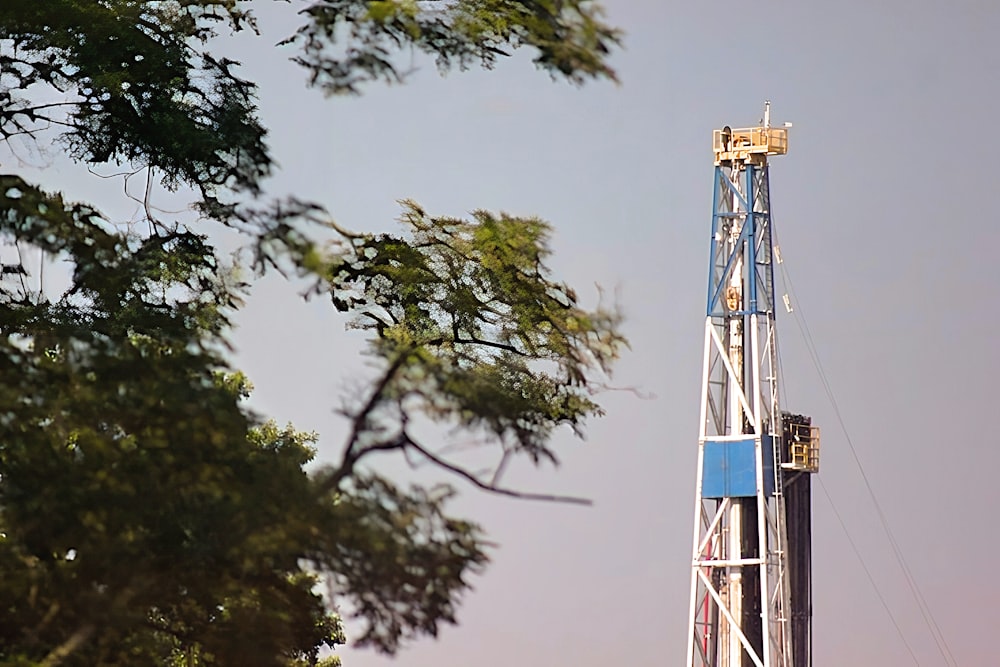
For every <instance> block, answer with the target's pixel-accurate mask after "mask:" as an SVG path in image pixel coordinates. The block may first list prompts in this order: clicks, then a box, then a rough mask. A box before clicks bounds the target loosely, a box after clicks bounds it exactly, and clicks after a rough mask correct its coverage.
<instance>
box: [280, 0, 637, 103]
mask: <svg viewBox="0 0 1000 667" xmlns="http://www.w3.org/2000/svg"><path fill="white" fill-rule="evenodd" d="M304 13H305V14H306V16H307V17H308V18H309V19H310V21H309V22H308V23H307V24H306V25H304V26H302V28H301V29H300V30H299V31H298V33H297V34H296V35H295V36H293V37H291V38H289V40H288V41H289V42H292V43H295V44H298V45H301V47H302V54H301V55H300V56H297V57H296V58H295V60H296V62H298V63H299V64H301V65H303V66H304V67H305V68H306V69H307V70H308V71H309V73H310V80H311V82H312V83H313V84H314V85H319V86H320V87H322V88H323V89H324V90H325V91H327V92H328V93H334V94H337V93H354V94H356V93H358V92H359V91H360V86H361V85H363V84H364V83H367V82H369V81H374V80H379V79H381V80H384V81H387V82H389V83H399V82H402V81H403V80H404V79H405V77H406V74H407V73H408V72H407V70H406V69H402V68H401V67H400V66H399V65H397V64H396V63H395V62H394V56H395V54H396V53H397V52H398V51H399V50H400V49H401V48H405V47H410V48H412V49H413V50H416V51H419V52H423V53H427V54H430V55H432V56H433V57H434V58H435V59H436V61H437V64H438V67H439V68H440V69H441V70H442V71H446V70H450V69H453V68H455V67H459V68H462V69H464V68H467V67H469V66H470V65H473V64H477V63H478V64H479V65H481V66H483V67H487V68H491V67H493V65H495V64H496V62H497V60H498V58H501V57H505V56H509V55H510V54H511V52H512V51H513V50H514V49H518V48H521V47H529V48H530V49H532V50H533V51H534V53H535V56H534V62H535V64H536V65H537V66H538V67H539V68H541V69H543V70H547V71H549V72H551V73H552V74H553V75H555V74H558V75H560V76H563V77H566V78H567V79H569V80H570V81H572V82H574V83H583V82H584V81H585V80H586V79H588V78H609V79H612V80H614V79H615V78H616V77H615V72H614V70H613V69H612V68H611V67H610V66H609V65H608V63H607V60H606V58H607V56H608V54H609V53H610V51H611V49H612V48H613V47H615V46H617V45H618V44H619V42H620V39H621V33H620V31H618V30H617V29H615V28H613V27H611V26H610V25H608V24H606V23H604V22H603V20H602V17H601V10H600V7H599V6H598V5H597V4H596V3H594V2H592V1H590V0H516V1H513V2H512V1H510V0H429V1H417V0H379V1H377V2H370V1H367V0H320V1H319V2H314V3H312V4H311V5H310V6H309V7H308V8H307V9H306V10H305V11H304Z"/></svg>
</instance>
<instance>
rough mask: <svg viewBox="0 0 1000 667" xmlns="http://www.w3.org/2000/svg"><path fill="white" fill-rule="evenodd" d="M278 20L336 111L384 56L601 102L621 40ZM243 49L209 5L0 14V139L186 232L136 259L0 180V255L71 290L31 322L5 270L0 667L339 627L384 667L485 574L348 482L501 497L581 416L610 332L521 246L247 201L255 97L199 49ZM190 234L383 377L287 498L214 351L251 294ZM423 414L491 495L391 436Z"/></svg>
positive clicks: (423, 449)
mask: <svg viewBox="0 0 1000 667" xmlns="http://www.w3.org/2000/svg"><path fill="white" fill-rule="evenodd" d="M290 9H294V7H290ZM302 16H303V25H302V28H301V29H300V30H299V31H298V32H296V33H295V34H294V35H292V36H290V37H289V40H288V42H287V43H286V44H285V45H284V46H283V48H295V49H297V51H296V53H297V55H296V56H295V59H296V61H297V62H299V63H300V64H301V65H302V66H303V67H304V68H305V70H306V72H307V74H308V78H309V81H310V82H311V83H312V84H313V85H316V86H320V87H323V88H324V89H326V90H327V91H329V92H331V93H358V92H359V91H360V89H361V87H362V86H363V85H364V84H365V83H367V82H370V81H372V80H376V79H385V80H388V81H391V82H398V81H402V80H403V78H404V76H403V75H402V73H401V72H400V71H399V70H398V69H397V68H396V67H395V66H394V64H393V55H394V54H395V53H396V52H397V51H398V50H399V49H402V48H412V49H416V50H419V51H422V52H426V53H429V54H431V55H432V56H434V57H435V58H436V59H437V62H438V64H439V66H440V67H441V68H442V69H448V68H452V67H466V66H468V65H470V64H473V63H475V62H479V63H481V64H482V65H484V66H487V67H489V66H491V65H492V64H493V63H494V62H495V61H496V59H497V58H499V57H502V56H504V55H506V54H507V53H508V52H509V51H510V50H511V49H514V48H518V47H527V48H530V49H532V50H533V51H534V53H535V61H536V63H537V64H538V65H539V66H540V67H542V68H543V69H546V70H548V71H550V72H552V73H554V74H555V75H558V76H563V77H566V78H568V79H570V80H572V81H576V82H582V81H583V80H585V79H587V78H592V77H604V78H614V72H613V71H612V70H611V69H610V68H609V67H608V65H607V63H606V60H605V56H606V55H607V53H608V50H609V49H610V48H612V47H613V46H614V45H615V44H616V43H617V40H618V38H619V37H618V34H617V32H616V31H615V30H614V29H612V28H610V27H609V26H607V25H605V24H604V23H602V22H601V20H600V15H599V10H598V8H597V7H596V6H594V5H592V3H589V2H586V1H585V0H575V1H574V0H565V1H558V0H537V1H534V2H532V1H527V0H526V1H523V2H507V1H501V0H467V1H463V2H440V3H417V2H413V1H412V0H396V1H384V2H374V1H372V2H365V1H360V0H323V1H320V2H313V3H309V4H308V5H307V6H306V7H305V10H304V12H303V14H302ZM253 26H254V23H253V16H252V14H251V13H250V12H249V11H248V10H246V9H244V7H243V5H240V4H238V3H236V2H235V0H219V1H215V2H212V1H209V0H176V1H173V2H151V1H139V0H103V1H98V0H50V1H48V2H44V3H5V4H4V5H3V6H2V7H0V137H2V138H3V139H4V140H5V141H8V142H9V141H10V140H11V139H13V138H14V137H19V138H20V140H27V141H29V142H36V143H38V144H43V143H45V142H58V144H59V145H62V146H64V147H65V148H66V150H67V152H68V154H69V155H70V156H71V157H72V158H73V159H74V160H76V161H77V162H78V163H80V164H81V165H85V166H87V167H88V168H91V169H98V168H102V167H107V166H109V165H118V166H122V167H125V169H126V171H127V173H128V174H130V176H127V177H131V176H134V175H136V174H140V173H144V174H145V175H146V178H147V182H148V185H149V187H152V186H153V184H154V183H155V182H156V180H157V179H159V182H160V183H161V184H162V185H163V186H165V187H168V188H174V189H181V190H182V191H184V192H190V193H191V196H192V197H193V200H194V204H195V205H196V207H197V210H198V212H199V217H198V219H197V220H187V219H172V220H166V219H164V216H163V214H160V213H157V212H155V211H153V210H152V209H151V208H149V207H147V209H146V218H145V221H146V223H148V224H147V229H146V230H145V231H140V230H139V228H138V227H136V226H135V225H131V226H128V227H125V226H123V225H120V224H116V223H115V221H113V220H110V219H108V218H107V217H106V216H103V215H102V214H101V213H100V212H99V211H98V209H97V207H96V206H95V205H93V204H87V203H76V202H69V201H66V200H64V198H63V197H62V196H61V195H59V194H57V193H53V192H49V191H47V190H46V188H45V187H44V184H38V183H30V182H28V181H27V180H25V178H24V177H23V176H22V175H19V174H17V173H13V172H8V173H0V235H2V238H3V239H4V240H5V241H7V242H8V243H11V244H13V245H14V246H15V247H16V248H17V249H18V250H19V251H24V252H27V249H29V248H33V249H34V250H35V251H40V252H44V253H45V254H46V255H47V256H48V257H55V258H59V259H60V260H65V262H66V263H67V264H68V265H69V266H70V267H71V280H70V287H69V289H67V290H66V291H65V292H64V293H62V294H58V295H52V294H48V293H46V292H44V291H40V290H38V289H33V288H32V287H31V281H30V280H29V279H28V278H30V276H28V275H27V270H26V268H25V266H24V264H23V263H22V262H20V261H15V262H12V263H8V264H7V265H4V266H3V280H2V281H0V331H2V336H0V396H2V399H0V406H5V407H4V408H0V575H2V576H0V600H3V601H4V602H3V605H0V664H9V665H36V664H38V665H46V666H53V665H59V664H80V665H100V664H129V665H144V664H149V665H161V664H177V665H196V664H197V665H210V664H220V665H227V664H258V665H266V664H274V665H293V664H294V665H307V664H317V661H318V660H319V656H320V652H321V650H322V649H323V648H324V647H333V646H335V645H337V644H338V643H342V642H343V641H344V639H343V629H342V627H341V621H340V618H339V616H338V615H337V614H336V613H335V610H337V609H340V610H343V611H345V612H346V613H348V614H350V615H351V617H352V618H354V619H356V622H357V623H358V630H357V631H356V632H357V638H356V639H357V641H358V642H359V643H361V644H368V645H371V646H373V647H375V648H376V649H378V650H381V651H385V652H389V653H393V652H395V651H397V650H398V649H399V647H400V645H401V642H403V641H405V640H407V639H410V638H413V637H416V636H419V635H422V634H429V635H434V634H436V632H437V631H438V627H439V625H440V624H441V623H446V622H453V621H454V618H455V613H456V606H457V604H458V602H459V599H460V596H461V594H462V593H463V592H464V591H465V590H466V589H467V587H468V580H469V576H470V575H471V574H474V573H476V572H479V571H480V570H481V569H482V568H483V567H484V566H485V564H486V562H487V553H486V545H485V542H484V536H483V533H482V531H481V529H480V528H479V527H478V526H477V525H475V524H474V523H472V522H469V521H465V520H460V519H457V518H454V517H452V516H450V515H449V514H448V513H447V512H446V507H445V505H446V503H447V501H448V499H449V498H450V497H451V496H452V495H453V493H454V491H453V489H452V488H451V487H449V486H434V487H430V488H427V487H422V486H411V487H408V488H401V487H399V486H398V485H396V484H394V483H392V482H391V481H390V480H389V479H387V478H385V477H383V476H381V475H378V474H377V473H374V472H372V471H371V468H370V467H369V466H365V467H360V466H359V463H360V462H361V461H362V460H363V459H364V460H367V459H368V458H369V457H370V456H371V455H372V454H374V453H378V452H383V453H384V452H393V451H394V452H397V453H400V454H401V455H403V456H406V457H408V460H412V459H421V460H424V461H430V462H432V463H433V464H435V465H436V466H438V467H439V468H440V469H442V470H444V471H447V472H449V473H453V474H455V475H457V476H458V477H459V478H462V479H464V480H465V481H468V482H470V483H472V484H474V485H475V486H478V487H480V488H482V489H485V490H487V491H490V492H496V493H501V494H508V495H522V494H518V492H516V491H513V490H510V489H507V488H506V487H504V486H502V484H501V482H502V480H501V475H500V473H501V472H502V470H503V468H504V467H505V466H506V464H507V462H508V461H509V460H510V459H511V458H512V457H516V456H527V457H528V458H529V459H530V460H532V461H534V462H535V463H541V462H543V461H552V462H555V461H556V460H557V458H556V453H555V451H553V449H552V448H551V446H550V443H549V436H550V435H551V433H552V432H553V430H554V429H556V428H557V427H559V426H562V425H569V426H571V427H572V428H574V429H576V430H577V431H578V432H579V431H580V429H581V428H582V425H583V423H584V421H585V419H586V418H587V417H588V416H592V415H596V414H599V413H600V407H599V405H598V404H597V403H596V402H595V400H594V391H595V389H596V388H597V387H596V385H595V378H596V377H599V376H598V375H595V372H607V371H608V370H609V369H610V365H611V363H612V362H613V360H614V358H615V356H616V354H617V352H618V350H619V348H620V347H621V345H623V344H624V339H623V338H622V337H621V335H620V334H619V333H618V325H619V318H618V315H617V314H616V313H615V312H614V311H613V310H607V309H602V308H599V309H597V310H596V311H587V310H585V309H583V308H581V307H580V306H578V305H577V302H576V296H575V294H574V293H573V291H572V289H571V288H570V287H569V286H567V285H565V284H562V283H560V282H558V281H557V280H555V279H554V278H552V277H551V275H550V272H549V271H548V269H547V267H546V265H545V259H546V257H547V255H548V253H549V249H548V239H549V233H550V228H549V227H548V225H547V224H546V223H544V222H543V221H540V220H537V219H521V218H515V217H511V216H508V215H505V214H491V213H489V212H486V211H477V212H475V213H474V214H473V215H472V219H471V220H461V219H451V218H440V217H435V216H431V215H428V214H427V213H425V212H424V211H423V210H422V209H421V208H420V207H419V205H417V204H415V203H413V202H406V203H404V209H403V215H402V222H403V224H404V233H402V234H355V233H352V232H350V231H348V230H346V229H343V228H341V227H339V226H336V225H334V224H333V223H331V222H329V219H328V216H327V215H326V214H325V212H324V210H323V209H322V207H321V206H319V205H317V204H312V203H308V202H302V201H298V200H295V199H290V200H286V201H272V202H267V201H266V192H265V187H264V179H265V178H266V177H267V175H268V174H269V173H270V172H271V170H272V169H273V165H272V163H271V160H270V157H269V154H268V149H267V145H266V130H265V128H264V126H263V124H262V122H261V121H260V119H259V118H258V117H257V113H256V106H255V103H254V95H255V90H256V88H255V86H254V84H253V83H252V82H251V81H249V80H246V79H243V78H241V77H240V76H239V75H238V74H237V64H236V63H234V62H232V61H230V60H226V59H224V58H221V57H217V56H214V55H213V53H212V51H211V47H212V45H213V42H211V41H210V40H211V38H213V36H215V31H217V30H218V29H220V28H223V27H225V28H227V29H229V30H231V31H240V30H252V29H253ZM338 47H339V50H338ZM147 201H148V200H147ZM213 223H214V224H216V225H221V226H224V227H228V228H231V229H235V230H238V231H240V232H242V233H243V234H244V238H245V239H246V244H247V247H248V248H250V249H252V250H253V258H254V260H253V263H252V267H253V269H254V270H255V272H256V275H262V274H264V273H265V272H267V271H269V270H272V269H273V268H276V267H277V268H279V269H281V270H291V271H293V272H295V273H296V274H297V275H298V276H299V277H300V278H302V279H305V280H308V281H310V284H311V285H312V290H313V292H314V293H315V294H322V295H324V296H326V297H328V298H329V299H330V300H331V303H332V305H333V306H334V307H336V308H337V309H338V310H340V311H343V312H345V313H346V314H347V315H348V316H349V317H351V318H353V320H352V321H353V322H354V323H355V326H359V327H361V328H363V329H365V330H367V331H368V332H369V335H370V338H369V341H370V353H371V354H372V355H373V357H374V358H375V359H376V360H377V361H378V364H379V365H378V368H379V369H380V370H379V374H378V376H377V377H376V378H375V380H374V381H373V382H372V384H371V386H370V387H369V388H368V389H367V390H366V392H365V393H364V395H363V396H362V397H361V398H360V399H359V400H358V401H357V404H356V405H352V406H349V407H348V408H346V409H345V416H346V417H347V418H348V419H349V420H350V424H351V431H350V435H349V438H348V440H347V442H346V443H345V446H344V449H343V455H342V457H341V459H340V460H339V461H336V462H330V463H328V464H327V465H325V466H322V467H320V468H319V469H317V470H316V471H315V472H313V473H312V474H307V472H306V469H305V467H304V466H305V465H306V463H308V462H309V461H310V460H311V459H312V457H313V456H314V454H315V451H314V450H313V449H312V446H311V445H312V443H313V442H314V441H315V438H316V436H315V435H313V434H307V433H301V432H299V431H297V430H296V429H295V428H294V427H292V426H288V427H284V428H280V427H278V426H277V425H275V424H274V423H273V422H270V421H267V420H263V419H261V418H259V417H257V416H255V415H253V414H251V413H250V412H249V411H248V410H247V409H246V408H245V407H244V406H243V404H242V403H241V401H242V399H244V398H245V397H246V396H247V394H248V393H249V391H250V385H249V382H248V381H247V379H246V378H244V377H243V376H242V375H241V374H239V373H237V372H234V371H233V370H232V369H231V368H230V367H229V365H228V363H227V351H228V348H227V344H226V337H227V334H228V330H229V329H228V328H229V320H230V318H231V316H232V314H233V313H234V312H235V311H236V310H237V309H238V308H239V307H240V303H241V296H242V295H243V294H244V293H245V291H246V290H247V289H249V286H248V285H246V284H244V283H243V282H242V280H240V279H239V278H238V277H237V276H238V272H237V271H235V270H234V268H233V267H230V266H227V265H226V264H225V263H224V262H222V261H221V260H220V259H219V257H218V252H217V249H216V248H215V247H214V246H213V243H212V241H211V235H210V234H211V230H212V227H211V226H212V224H213ZM330 235H332V236H333V237H334V238H335V239H336V242H335V243H334V244H332V245H330V244H324V243H322V242H320V241H319V239H321V238H329V237H330ZM418 415H422V416H424V417H429V418H430V419H432V420H435V421H437V422H439V423H442V424H448V425H451V426H455V427H458V428H460V429H463V430H464V431H465V432H473V433H477V434H479V435H480V436H482V438H483V439H484V440H485V441H486V442H488V443H489V444H490V446H492V447H494V448H495V451H496V454H497V461H498V464H497V467H496V470H495V474H494V475H492V476H491V477H482V476H477V475H476V474H474V473H473V472H471V471H469V470H466V469H465V468H463V467H461V466H459V465H457V464H455V463H454V462H452V461H451V460H449V459H448V458H447V457H446V456H445V455H444V454H443V453H442V452H441V450H440V448H439V447H438V446H436V445H435V444H434V443H432V442H427V441H424V440H421V439H420V438H419V437H417V436H416V435H415V434H414V432H413V429H412V428H411V426H410V425H411V423H412V420H413V419H414V418H416V417H417V416H418ZM404 564H405V567H404V566H403V565H404Z"/></svg>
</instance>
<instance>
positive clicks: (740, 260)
mask: <svg viewBox="0 0 1000 667" xmlns="http://www.w3.org/2000/svg"><path fill="white" fill-rule="evenodd" d="M789 126H790V124H786V125H785V127H780V128H779V127H771V123H770V104H767V105H765V111H764V119H763V122H762V123H761V125H760V126H759V127H752V128H744V129H731V128H729V127H728V126H727V127H725V128H723V129H721V130H715V131H714V132H713V151H714V154H715V190H714V204H713V212H712V230H711V232H712V236H711V242H710V247H711V251H710V255H709V279H708V300H707V306H706V319H705V356H704V366H703V371H702V393H701V415H700V417H701V418H700V422H699V437H698V467H697V480H696V482H697V483H696V485H695V514H694V540H693V550H692V570H691V601H690V618H689V626H688V627H689V631H688V639H689V641H688V647H687V663H686V664H687V666H688V667H751V666H756V667H810V666H811V664H812V659H811V643H812V641H811V634H810V633H811V616H812V591H811V569H812V568H811V560H812V558H811V506H810V499H811V489H810V475H811V474H812V473H815V472H817V470H818V468H819V433H818V430H817V429H816V428H815V427H813V426H812V425H811V420H810V419H809V418H808V417H803V416H801V415H793V414H790V413H787V412H782V411H781V407H780V405H779V392H778V379H779V376H780V374H779V370H778V356H777V339H776V334H775V305H776V304H775V294H774V264H775V262H776V261H780V259H778V257H777V255H776V249H775V246H774V242H773V240H772V233H771V232H772V222H771V200H770V186H769V178H768V158H769V157H771V156H774V155H784V154H785V153H786V152H787V151H788V127H789Z"/></svg>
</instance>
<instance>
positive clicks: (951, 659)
mask: <svg viewBox="0 0 1000 667" xmlns="http://www.w3.org/2000/svg"><path fill="white" fill-rule="evenodd" d="M771 233H772V234H773V235H774V236H775V245H778V244H777V234H775V232H774V230H773V229H772V232H771ZM777 263H778V267H779V271H780V272H781V278H782V282H784V284H785V287H786V288H787V290H788V293H789V294H790V295H791V299H792V301H794V302H796V308H795V309H792V308H789V310H790V311H791V313H792V316H793V317H792V319H794V320H795V323H796V325H797V326H798V328H799V332H800V333H801V334H802V337H803V340H804V341H805V344H806V349H807V351H808V352H809V356H810V358H811V359H812V362H813V365H814V366H815V368H816V371H817V373H818V374H819V377H820V382H821V383H822V384H823V389H824V391H825V392H826V396H827V399H828V400H829V401H830V404H831V406H832V407H833V412H834V415H835V416H836V418H837V422H838V424H839V425H840V430H841V432H842V433H843V435H844V440H845V441H846V442H847V445H848V449H849V450H850V452H851V456H852V457H853V459H854V462H855V464H856V465H857V468H858V472H859V473H860V474H861V479H862V480H863V481H864V483H865V488H866V489H867V491H868V496H869V498H870V499H871V501H872V504H873V505H874V507H875V512H876V514H877V516H878V518H879V523H880V524H881V525H882V530H883V532H884V533H885V535H886V538H887V539H888V541H889V545H890V547H891V548H892V553H893V556H894V557H895V559H896V563H897V564H898V565H899V568H900V571H901V572H902V573H903V578H904V579H905V580H906V584H907V586H908V587H909V589H910V593H911V594H912V595H913V598H914V599H915V600H916V601H917V608H918V609H919V610H920V615H921V616H922V617H923V619H924V623H925V624H926V625H927V629H928V631H929V632H930V635H931V637H932V638H933V639H934V643H935V645H936V646H937V649H938V651H939V652H940V654H941V657H942V658H944V661H945V663H946V664H948V665H954V666H956V667H957V665H958V661H957V660H955V656H954V654H953V653H952V652H951V648H950V647H949V646H948V642H947V640H946V639H945V637H944V633H942V632H941V628H940V626H939V625H938V623H937V620H936V619H935V618H934V614H933V613H932V612H931V609H930V606H929V605H928V604H927V601H926V599H925V598H924V596H923V593H921V591H920V587H919V586H918V585H917V581H916V579H915V578H914V576H913V573H912V572H911V571H910V568H909V566H908V565H907V564H906V559H905V558H904V557H903V552H902V549H901V548H900V547H899V543H898V542H897V540H896V537H895V535H894V534H893V532H892V529H891V528H890V527H889V520H888V518H887V517H886V515H885V512H884V511H883V510H882V505H881V503H879V501H878V497H877V496H876V495H875V489H874V487H873V486H872V484H871V481H870V480H869V479H868V474H867V473H866V472H865V468H864V466H863V465H862V464H861V457H860V456H859V455H858V451H857V449H856V448H855V446H854V441H853V440H852V439H851V436H850V433H849V432H848V431H847V425H846V424H845V422H844V418H843V416H842V415H841V412H840V406H839V404H838V402H837V399H836V397H835V396H834V393H833V388H832V386H831V385H830V381H829V379H828V378H827V376H826V372H825V371H824V370H823V364H822V362H821V361H820V358H819V352H818V351H817V349H816V344H815V343H814V342H813V338H812V334H811V333H810V331H809V325H808V324H807V323H806V321H805V316H804V315H803V314H802V313H801V307H800V306H799V304H798V299H797V298H796V296H795V288H794V287H793V286H792V281H791V278H790V276H789V275H788V270H787V269H786V268H785V266H784V263H783V262H782V261H781V259H780V258H778V260H777ZM786 305H787V303H786ZM820 487H821V488H822V489H823V492H824V494H826V496H827V499H828V500H830V505H831V507H833V501H832V499H831V498H830V495H829V493H828V492H827V490H826V487H825V486H824V485H823V483H822V480H820ZM834 513H835V514H837V518H838V520H840V515H839V513H838V512H837V510H836V507H834ZM841 526H843V527H844V532H845V533H847V528H846V526H845V525H844V522H843V521H842V520H841ZM848 540H849V541H851V546H852V547H854V543H853V540H851V538H850V534H848ZM855 553H856V554H857V555H858V558H859V559H861V555H860V553H858V550H857V548H855ZM862 566H863V567H864V568H865V571H866V573H867V572H868V568H867V566H865V565H864V561H863V560H862ZM869 579H870V580H871V575H870V574H869ZM874 583H875V582H874V580H872V584H873V585H874ZM876 593H877V594H878V596H879V599H883V598H882V594H881V593H880V592H879V591H878V589H877V587H876ZM883 606H884V600H883ZM886 611H887V612H889V609H888V607H886ZM889 616H890V619H892V622H893V625H896V629H897V630H899V626H898V625H897V624H896V620H895V618H893V617H892V613H891V612H889ZM900 638H903V637H902V633H900ZM903 643H904V644H906V646H907V649H908V650H909V649H910V647H909V644H907V643H906V640H905V638H904V639H903ZM910 655H911V656H913V651H912V650H910ZM913 658H914V660H916V656H913Z"/></svg>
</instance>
